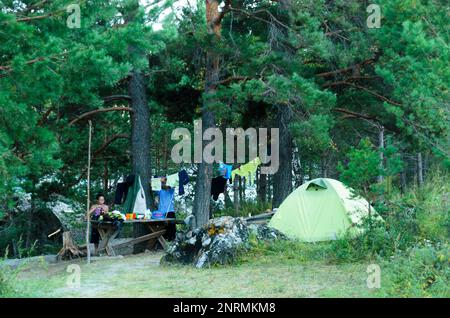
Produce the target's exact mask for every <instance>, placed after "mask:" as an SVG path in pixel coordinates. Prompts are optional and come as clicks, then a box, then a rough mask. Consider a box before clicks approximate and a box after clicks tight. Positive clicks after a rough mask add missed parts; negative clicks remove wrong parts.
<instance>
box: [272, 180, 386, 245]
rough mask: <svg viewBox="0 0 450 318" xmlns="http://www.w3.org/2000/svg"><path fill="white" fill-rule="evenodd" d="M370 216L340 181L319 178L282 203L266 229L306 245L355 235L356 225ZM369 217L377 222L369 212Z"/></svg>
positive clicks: (357, 232) (364, 206)
mask: <svg viewBox="0 0 450 318" xmlns="http://www.w3.org/2000/svg"><path fill="white" fill-rule="evenodd" d="M368 215H369V203H368V202H367V201H366V200H365V199H363V198H361V197H354V196H353V195H352V190H351V189H350V188H348V187H346V186H345V185H344V184H343V183H341V182H340V181H337V180H334V179H328V178H318V179H314V180H312V181H309V182H306V183H304V184H303V185H301V186H300V187H299V188H297V189H296V190H294V191H293V192H292V193H291V194H290V195H289V196H288V197H287V198H286V199H285V200H284V201H283V203H281V205H280V207H279V208H278V210H277V212H276V213H275V215H274V216H273V217H272V219H271V221H270V222H269V226H271V227H273V228H275V229H277V230H279V231H280V232H282V233H283V234H285V235H286V236H288V237H291V238H294V239H299V240H301V241H305V242H317V241H327V240H334V239H337V238H338V237H339V236H341V235H343V234H344V233H345V232H346V231H347V230H348V231H350V235H353V236H355V235H358V234H359V233H360V231H361V230H360V229H358V227H356V226H355V225H357V224H360V223H361V220H362V219H363V218H364V217H366V216H368ZM371 215H372V216H373V217H376V218H380V217H379V216H378V214H377V213H376V211H375V210H374V209H373V208H371Z"/></svg>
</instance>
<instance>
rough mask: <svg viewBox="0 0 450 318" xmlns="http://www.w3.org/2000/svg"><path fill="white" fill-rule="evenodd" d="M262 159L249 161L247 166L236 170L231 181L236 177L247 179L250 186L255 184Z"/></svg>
mask: <svg viewBox="0 0 450 318" xmlns="http://www.w3.org/2000/svg"><path fill="white" fill-rule="evenodd" d="M261 163H262V162H261V159H259V157H256V158H255V159H253V160H251V161H249V162H248V163H246V164H245V165H242V166H240V167H239V168H237V169H234V170H233V171H232V172H231V180H233V178H234V176H235V175H238V176H241V177H245V178H247V180H248V181H249V184H253V183H254V182H255V177H256V170H257V169H258V166H259V165H261Z"/></svg>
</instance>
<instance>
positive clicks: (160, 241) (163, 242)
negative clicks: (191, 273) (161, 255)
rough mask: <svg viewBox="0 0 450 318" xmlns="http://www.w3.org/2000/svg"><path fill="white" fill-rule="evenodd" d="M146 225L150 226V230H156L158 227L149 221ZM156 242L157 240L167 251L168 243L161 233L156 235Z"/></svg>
mask: <svg viewBox="0 0 450 318" xmlns="http://www.w3.org/2000/svg"><path fill="white" fill-rule="evenodd" d="M148 227H149V228H150V231H152V232H157V231H158V229H157V228H156V227H154V226H153V225H152V224H150V223H149V224H148ZM158 242H159V244H161V246H162V248H163V249H164V250H165V251H167V249H168V248H169V243H167V241H166V239H165V238H164V237H163V236H162V235H160V236H158Z"/></svg>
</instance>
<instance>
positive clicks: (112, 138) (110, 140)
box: [67, 134, 130, 188]
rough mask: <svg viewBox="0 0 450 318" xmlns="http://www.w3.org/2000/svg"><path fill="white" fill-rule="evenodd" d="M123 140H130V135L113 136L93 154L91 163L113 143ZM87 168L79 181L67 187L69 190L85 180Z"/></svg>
mask: <svg viewBox="0 0 450 318" xmlns="http://www.w3.org/2000/svg"><path fill="white" fill-rule="evenodd" d="M121 138H130V135H128V134H115V135H112V136H111V137H110V138H109V139H108V140H106V141H105V143H104V144H103V145H101V146H100V147H99V148H98V149H97V150H95V151H94V153H93V154H92V158H91V163H92V162H94V160H95V159H96V157H97V156H98V155H99V154H100V153H102V152H103V151H104V150H105V149H106V148H107V147H108V146H109V145H110V144H111V143H112V142H113V141H115V140H117V139H121ZM87 169H88V168H87V167H85V168H84V169H83V171H82V172H81V174H80V176H79V177H78V179H77V180H76V181H75V182H72V183H70V184H68V185H67V188H71V187H73V186H75V185H77V184H78V183H79V182H80V181H81V179H83V177H84V175H85V174H86V172H87Z"/></svg>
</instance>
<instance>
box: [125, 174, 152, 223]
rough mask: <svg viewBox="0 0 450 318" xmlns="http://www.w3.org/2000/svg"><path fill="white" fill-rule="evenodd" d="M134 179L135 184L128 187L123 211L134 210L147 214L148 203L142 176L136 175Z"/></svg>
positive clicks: (137, 212) (134, 211)
mask: <svg viewBox="0 0 450 318" xmlns="http://www.w3.org/2000/svg"><path fill="white" fill-rule="evenodd" d="M133 179H134V180H133V185H132V186H131V187H130V188H129V189H128V194H127V198H126V200H125V203H124V205H123V211H125V212H126V213H129V212H130V211H132V212H133V213H136V214H145V211H146V210H147V203H146V200H145V192H144V188H143V187H142V183H141V178H140V177H139V175H136V176H135V177H134V178H133Z"/></svg>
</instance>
